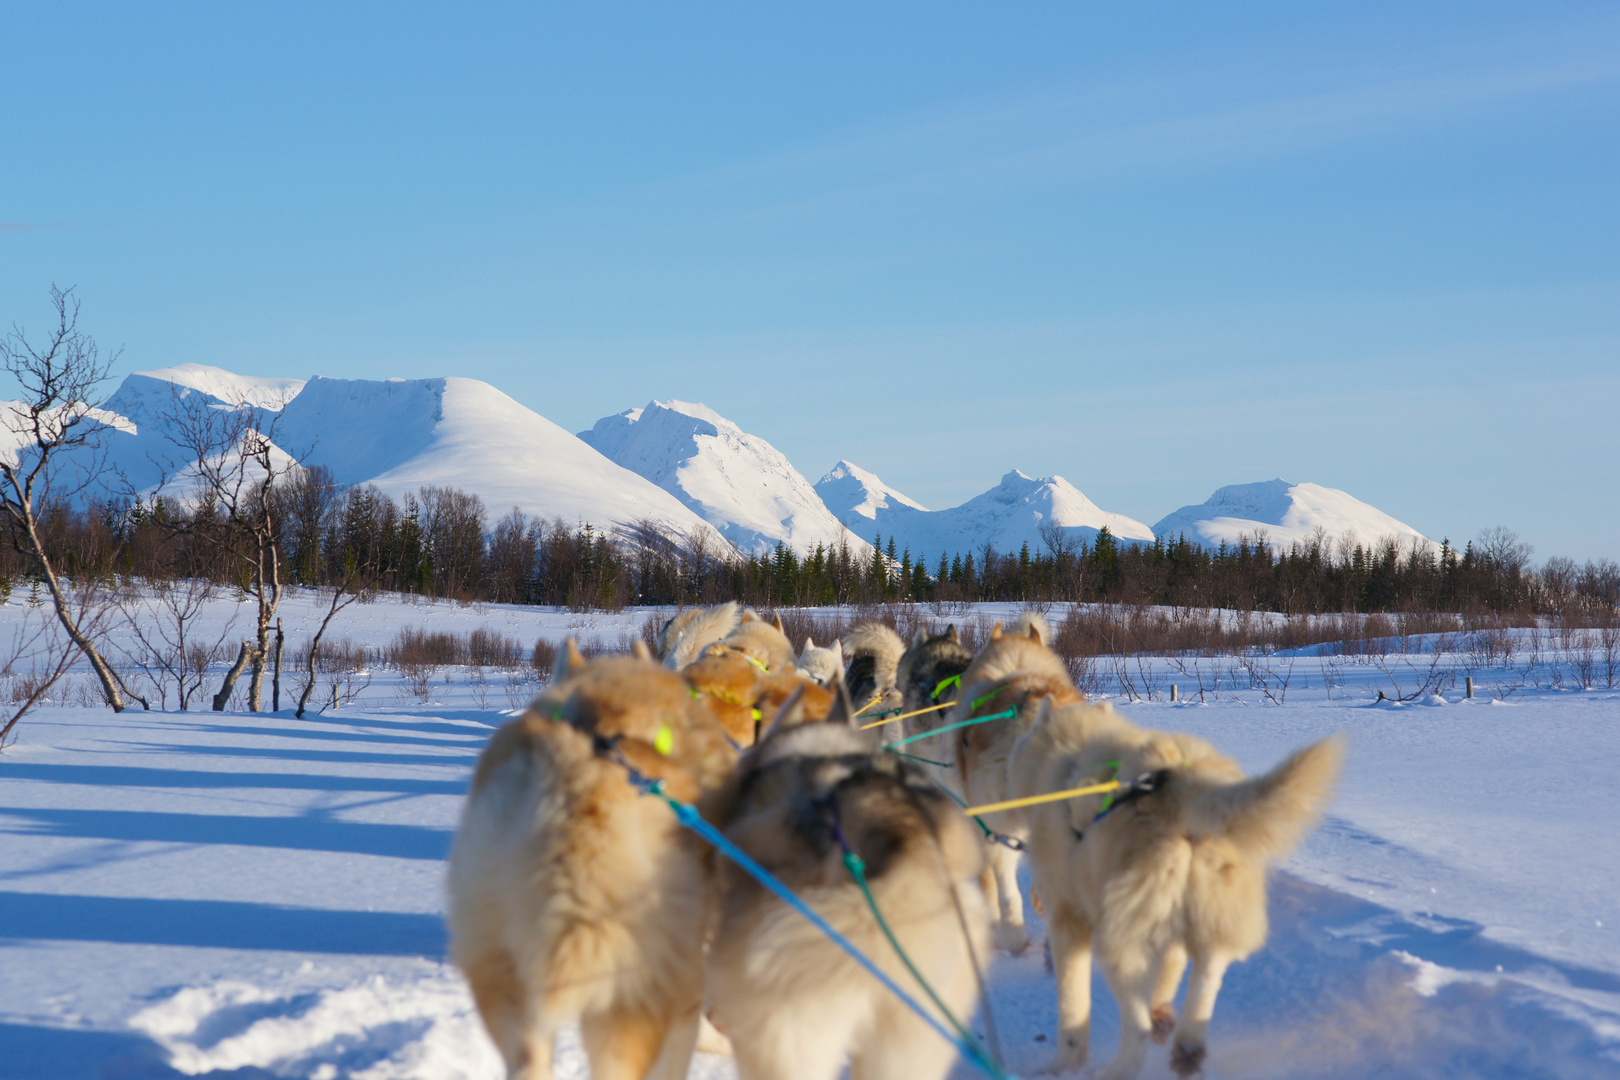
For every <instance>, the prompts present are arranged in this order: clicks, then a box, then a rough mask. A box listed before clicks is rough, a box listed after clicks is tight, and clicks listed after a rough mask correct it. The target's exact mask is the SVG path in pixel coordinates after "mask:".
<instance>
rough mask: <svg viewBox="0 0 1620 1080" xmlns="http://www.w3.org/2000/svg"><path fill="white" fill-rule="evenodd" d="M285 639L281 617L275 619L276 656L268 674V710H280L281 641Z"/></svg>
mask: <svg viewBox="0 0 1620 1080" xmlns="http://www.w3.org/2000/svg"><path fill="white" fill-rule="evenodd" d="M284 640H286V639H285V637H284V636H283V635H282V633H281V619H280V618H277V619H276V658H275V664H274V666H273V667H272V668H271V674H270V711H271V712H280V711H281V643H282V642H283V641H284Z"/></svg>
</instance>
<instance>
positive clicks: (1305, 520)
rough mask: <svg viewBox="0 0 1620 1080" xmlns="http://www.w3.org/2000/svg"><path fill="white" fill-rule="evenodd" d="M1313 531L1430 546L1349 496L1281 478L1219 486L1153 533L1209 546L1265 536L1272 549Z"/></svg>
mask: <svg viewBox="0 0 1620 1080" xmlns="http://www.w3.org/2000/svg"><path fill="white" fill-rule="evenodd" d="M1318 528H1320V529H1322V530H1323V531H1324V533H1325V535H1326V537H1327V539H1330V540H1333V541H1335V542H1339V541H1340V540H1341V539H1342V538H1343V537H1345V536H1347V535H1348V536H1350V537H1352V541H1351V542H1352V543H1359V544H1363V545H1368V546H1370V545H1372V544H1376V543H1377V542H1378V541H1380V540H1382V539H1383V538H1385V537H1387V536H1393V537H1396V538H1398V539H1401V540H1421V541H1423V542H1425V543H1427V542H1429V541H1428V538H1427V537H1425V536H1424V535H1423V534H1422V533H1420V532H1418V531H1417V530H1416V529H1414V528H1412V526H1410V525H1408V524H1406V523H1405V522H1403V521H1397V520H1396V519H1394V518H1392V517H1390V516H1389V515H1388V514H1386V513H1384V512H1383V511H1382V510H1379V509H1378V508H1377V507H1374V506H1369V505H1367V504H1366V503H1364V502H1362V501H1361V500H1360V499H1357V498H1355V497H1354V496H1352V495H1350V494H1349V493H1348V492H1344V491H1340V490H1339V489H1338V488H1330V487H1323V486H1322V485H1321V484H1290V483H1289V482H1288V481H1287V480H1281V479H1278V480H1265V481H1262V482H1261V483H1258V484H1233V485H1231V486H1229V487H1223V488H1221V489H1219V490H1218V491H1216V492H1215V494H1213V495H1211V496H1210V497H1209V498H1208V499H1207V500H1205V501H1204V502H1202V503H1200V504H1198V505H1197V506H1183V507H1182V508H1181V509H1180V510H1177V511H1176V512H1175V513H1173V514H1170V515H1169V516H1167V517H1165V518H1164V519H1162V520H1161V521H1160V522H1159V523H1158V524H1157V525H1155V526H1153V531H1154V533H1156V534H1157V535H1159V536H1161V537H1163V538H1164V539H1165V540H1166V541H1170V540H1174V539H1175V538H1176V537H1178V536H1180V535H1182V534H1183V533H1185V534H1186V536H1187V539H1188V540H1191V541H1193V542H1194V543H1199V544H1204V545H1206V546H1209V547H1214V546H1215V545H1218V544H1220V543H1221V542H1222V541H1225V542H1226V543H1228V544H1230V543H1233V542H1235V541H1236V540H1237V538H1238V537H1239V536H1240V535H1246V536H1248V537H1249V538H1251V539H1253V538H1254V536H1255V535H1256V534H1258V533H1260V532H1264V533H1265V534H1266V538H1267V540H1268V542H1269V543H1270V544H1271V546H1272V548H1273V549H1274V550H1280V549H1285V548H1287V547H1288V546H1289V545H1290V544H1292V543H1296V542H1298V543H1301V544H1303V543H1305V542H1307V541H1308V540H1309V539H1310V537H1311V535H1312V534H1313V533H1314V532H1315V531H1316V530H1317V529H1318Z"/></svg>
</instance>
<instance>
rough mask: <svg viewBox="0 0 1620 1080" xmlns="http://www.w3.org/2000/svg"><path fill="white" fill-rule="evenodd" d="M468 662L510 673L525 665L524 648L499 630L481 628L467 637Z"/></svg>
mask: <svg viewBox="0 0 1620 1080" xmlns="http://www.w3.org/2000/svg"><path fill="white" fill-rule="evenodd" d="M467 662H468V663H469V664H473V665H475V666H481V667H492V668H500V669H501V670H502V671H510V670H512V669H513V668H515V667H517V666H518V665H520V664H522V663H523V646H522V644H521V643H519V642H518V640H517V639H516V638H509V637H507V636H506V635H505V634H502V633H501V632H499V631H498V630H490V629H488V628H487V627H479V628H478V629H476V630H474V631H472V632H471V633H469V634H468V635H467Z"/></svg>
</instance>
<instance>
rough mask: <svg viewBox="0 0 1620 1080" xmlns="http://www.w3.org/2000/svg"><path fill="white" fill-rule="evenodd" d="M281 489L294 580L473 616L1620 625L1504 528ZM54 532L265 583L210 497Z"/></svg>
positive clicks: (1604, 563) (66, 518)
mask: <svg viewBox="0 0 1620 1080" xmlns="http://www.w3.org/2000/svg"><path fill="white" fill-rule="evenodd" d="M275 494H276V497H275V505H276V508H277V518H278V523H277V526H276V531H277V535H276V538H275V542H276V545H277V547H278V549H279V551H280V554H281V559H282V565H283V566H284V567H285V575H286V579H287V581H288V582H289V583H290V584H294V585H305V586H332V585H336V584H340V583H342V582H343V581H345V580H352V578H353V571H354V567H355V566H357V565H359V566H365V567H367V568H369V573H368V575H367V580H368V583H369V587H370V588H372V589H375V590H385V591H393V592H401V593H411V594H418V595H423V596H431V597H435V598H446V599H453V600H463V601H476V600H485V601H495V602H500V603H518V604H547V605H558V606H566V607H570V608H574V609H578V610H588V609H606V610H614V609H618V608H622V607H624V606H626V605H677V604H693V603H705V604H707V603H718V602H721V601H725V600H738V601H741V602H743V603H747V604H751V605H754V606H757V607H761V608H774V607H800V606H823V605H835V604H853V605H867V604H877V603H896V602H902V603H903V602H913V603H932V604H941V603H944V604H952V603H964V602H975V601H1012V602H1026V603H1050V602H1088V601H1102V602H1110V603H1123V604H1164V605H1174V606H1179V607H1196V608H1211V607H1216V608H1229V609H1237V610H1248V611H1278V612H1284V613H1288V614H1322V613H1331V612H1439V611H1445V612H1462V613H1470V612H1480V613H1483V612H1494V613H1520V614H1538V613H1552V612H1568V611H1571V610H1580V611H1585V612H1589V613H1598V614H1612V613H1613V612H1614V610H1615V608H1616V605H1617V604H1620V566H1617V565H1616V564H1615V563H1614V562H1612V561H1610V560H1606V559H1605V560H1597V561H1589V562H1587V563H1585V564H1584V565H1578V564H1576V563H1574V562H1573V561H1571V560H1569V559H1559V558H1554V559H1550V560H1548V562H1547V563H1546V564H1545V565H1543V566H1541V567H1539V568H1537V567H1533V566H1532V565H1531V563H1530V554H1531V552H1530V549H1529V548H1528V546H1527V545H1525V544H1523V543H1521V542H1519V541H1518V539H1517V538H1516V537H1515V536H1513V534H1512V533H1509V532H1507V531H1506V530H1501V529H1498V530H1491V531H1489V532H1487V533H1486V534H1483V535H1482V536H1481V537H1480V539H1479V540H1478V541H1476V542H1471V543H1468V544H1465V545H1464V546H1463V547H1462V548H1460V549H1459V548H1457V547H1456V546H1454V545H1452V544H1451V543H1449V542H1444V543H1442V544H1441V545H1440V546H1439V547H1438V548H1432V547H1424V546H1415V547H1414V546H1412V545H1410V544H1403V543H1399V542H1396V541H1394V540H1388V541H1385V542H1383V543H1379V544H1374V545H1371V546H1367V545H1362V544H1357V543H1353V542H1346V541H1343V540H1334V539H1331V538H1328V537H1326V536H1324V535H1320V534H1319V535H1318V536H1316V537H1314V538H1313V539H1312V540H1311V541H1309V542H1307V543H1304V544H1297V543H1296V544H1293V545H1291V546H1289V547H1288V548H1287V549H1286V550H1281V551H1277V550H1274V548H1273V547H1272V546H1271V545H1268V544H1267V543H1266V542H1265V539H1264V537H1263V536H1262V537H1248V538H1243V539H1240V540H1239V541H1238V542H1237V543H1235V544H1225V543H1223V544H1219V545H1217V546H1215V547H1209V546H1204V545H1198V544H1194V543H1192V542H1190V541H1189V540H1188V539H1187V538H1186V537H1176V538H1174V539H1165V538H1160V539H1159V540H1156V541H1155V542H1154V543H1152V544H1135V543H1121V542H1120V541H1118V540H1117V539H1116V538H1115V537H1113V536H1112V535H1111V534H1110V533H1109V531H1108V530H1107V529H1104V530H1102V531H1101V532H1100V533H1099V534H1097V536H1096V537H1095V539H1094V540H1090V541H1084V542H1076V541H1075V540H1073V539H1072V537H1070V536H1067V535H1060V534H1058V533H1056V532H1055V531H1052V530H1049V531H1048V534H1047V536H1046V537H1045V542H1043V543H1042V544H1041V545H1040V547H1039V548H1036V549H1032V548H1031V547H1030V545H1028V544H1025V545H1023V546H1022V547H1021V548H1020V549H1019V550H1018V551H1016V552H1001V551H997V550H995V549H994V548H993V547H990V546H988V545H987V546H984V547H981V548H979V549H976V550H972V551H953V552H930V553H918V552H912V551H910V550H909V549H906V548H899V549H898V550H897V545H896V543H895V540H894V539H893V538H892V537H890V538H887V539H886V538H884V537H882V536H881V535H879V536H875V537H874V538H873V544H872V547H871V549H870V551H869V552H868V553H867V554H866V555H864V556H863V555H860V554H858V553H857V549H856V548H854V547H853V546H852V545H851V543H849V542H844V543H840V544H837V545H834V546H828V545H825V544H818V545H817V546H816V547H815V548H813V549H811V550H810V551H808V552H805V553H802V554H801V553H798V552H795V551H793V550H791V549H789V548H788V547H786V546H785V545H782V544H778V545H777V546H776V548H775V550H774V551H771V552H769V553H767V554H763V555H759V554H749V555H738V554H737V553H736V552H735V551H734V550H732V549H731V548H730V547H729V545H726V544H725V543H724V542H722V541H721V540H720V539H719V538H718V536H717V535H715V534H713V533H708V534H699V535H692V536H676V535H673V534H671V533H670V532H668V531H667V530H665V529H662V528H660V527H659V526H657V525H656V524H654V523H652V522H647V521H642V522H635V523H629V524H622V525H620V526H618V527H616V528H612V529H603V528H599V527H596V526H593V525H592V524H590V523H581V522H566V521H562V520H558V519H553V520H543V519H539V518H532V517H529V516H527V515H525V514H524V513H522V512H521V511H519V510H516V509H514V510H512V511H511V512H509V513H507V514H506V515H505V516H503V517H501V518H500V519H499V520H497V521H496V522H495V523H494V525H493V527H491V526H490V525H489V523H488V517H489V515H488V512H487V510H486V508H485V507H484V505H483V502H482V500H480V499H479V497H478V496H477V495H473V494H470V493H467V492H463V491H459V490H456V489H454V488H446V487H424V488H421V489H420V490H419V491H417V492H415V493H412V494H407V495H405V496H404V497H403V498H401V499H397V500H396V499H394V498H392V497H390V496H388V495H386V494H384V493H382V492H380V491H378V490H377V489H376V488H374V487H371V486H369V485H365V486H358V487H345V486H343V485H340V484H337V483H335V482H334V481H333V480H332V477H331V474H330V472H329V471H327V470H326V469H325V468H323V467H316V468H313V469H309V470H307V471H303V472H300V473H297V474H294V475H291V476H289V477H288V478H287V479H285V480H284V481H283V482H281V483H279V484H278V487H277V491H276V493H275ZM38 517H39V523H40V525H39V532H40V535H41V538H42V541H43V543H44V546H45V548H46V550H47V552H48V553H49V555H50V558H51V561H52V563H53V564H54V565H55V566H57V567H59V568H60V570H61V572H62V573H64V574H65V575H67V576H68V577H70V578H77V577H81V576H83V575H91V576H95V577H100V578H104V579H114V578H118V577H125V578H134V579H142V578H151V579H162V580H171V579H175V578H185V577H204V578H208V579H210V580H213V581H216V582H220V583H223V584H226V585H235V586H239V587H240V588H242V589H244V590H246V589H247V588H248V587H249V581H248V577H247V568H245V567H244V566H242V565H239V564H235V563H233V560H232V559H231V558H230V556H229V554H228V553H229V548H228V546H226V545H222V544H218V543H210V542H209V531H210V530H211V529H223V528H225V527H226V523H225V522H224V521H223V520H222V518H221V515H220V511H219V508H218V507H216V506H213V505H211V504H210V503H209V502H208V501H207V500H203V501H202V502H199V503H195V504H187V505H182V504H177V503H174V502H172V501H165V500H161V499H160V500H156V501H153V502H147V501H144V500H135V501H132V502H112V503H99V504H92V505H88V506H76V505H74V504H71V503H68V502H60V503H53V504H49V505H47V506H44V507H43V508H41V510H40V512H39V515H38ZM35 572H36V571H35V570H34V563H33V562H32V561H31V560H29V559H28V558H26V557H25V556H24V555H23V553H22V552H21V551H20V550H19V547H18V545H17V544H15V543H13V544H9V545H6V546H5V548H4V550H0V591H5V590H12V589H15V588H17V587H18V586H19V585H21V586H22V587H25V588H31V587H34V586H33V585H32V583H31V580H30V579H31V576H32V575H33V574H34V573H35Z"/></svg>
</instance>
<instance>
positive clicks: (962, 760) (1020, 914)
mask: <svg viewBox="0 0 1620 1080" xmlns="http://www.w3.org/2000/svg"><path fill="white" fill-rule="evenodd" d="M1016 631H1022V632H1016ZM1050 633H1051V631H1050V630H1049V629H1048V628H1047V626H1046V620H1044V619H1041V618H1040V616H1038V615H1037V616H1033V617H1029V616H1026V617H1025V618H1023V619H1020V620H1019V622H1018V623H1016V624H1015V632H1014V633H1011V634H1004V633H1002V631H1001V624H1000V623H997V624H996V626H995V628H994V629H993V630H991V632H990V642H989V644H987V645H986V646H985V647H984V650H983V651H982V652H980V653H979V655H978V656H976V657H974V658H973V663H972V664H971V665H970V666H969V667H968V669H967V671H965V672H963V674H962V684H961V689H960V691H959V692H958V696H957V700H956V708H954V709H952V710H950V712H949V713H948V714H947V716H946V722H947V723H959V722H961V721H963V720H969V719H973V718H975V717H980V716H993V715H995V714H997V713H1006V712H1009V711H1010V712H1012V714H1013V715H1011V716H1007V717H1004V718H1002V719H999V720H989V721H986V722H985V723H982V724H974V725H972V726H969V727H965V728H962V729H961V730H960V731H959V732H958V733H957V735H956V767H957V771H958V775H959V780H960V783H961V785H962V794H963V797H964V798H965V799H966V800H967V801H968V804H969V805H971V806H983V805H985V804H988V803H997V802H1002V801H1003V800H1005V799H1006V798H1008V777H1007V762H1008V759H1009V758H1010V757H1011V756H1012V749H1013V745H1014V743H1016V742H1017V740H1018V736H1019V735H1021V734H1023V733H1024V732H1025V731H1026V730H1028V728H1029V725H1030V724H1032V723H1034V722H1035V715H1036V710H1037V709H1038V708H1039V706H1040V703H1041V701H1042V700H1043V699H1045V698H1048V697H1050V698H1052V699H1053V700H1054V701H1056V702H1058V703H1059V704H1068V703H1070V702H1074V701H1079V700H1081V694H1080V692H1079V691H1078V690H1076V689H1075V688H1074V684H1073V683H1071V682H1070V681H1069V671H1068V668H1067V667H1066V666H1065V665H1064V663H1063V661H1062V660H1061V659H1060V658H1059V657H1058V656H1057V654H1055V653H1054V652H1052V650H1050V649H1048V648H1047V647H1046V645H1045V641H1046V640H1047V637H1049V635H1050ZM983 821H984V822H985V824H986V825H988V826H989V827H990V828H992V829H995V830H996V831H997V832H998V833H1001V834H1003V835H1005V836H1007V837H1010V838H1012V839H1013V840H1022V839H1023V838H1024V833H1025V829H1026V823H1025V818H1024V812H1023V811H1022V810H1002V811H997V812H996V813H993V814H987V815H985V816H984V818H983ZM992 890H993V891H994V893H995V900H996V905H997V907H998V909H999V911H1000V915H1001V918H1000V920H999V921H998V922H997V924H996V930H995V941H996V945H997V947H998V948H1003V949H1007V950H1008V951H1010V952H1021V951H1023V949H1024V948H1025V947H1026V946H1027V945H1028V944H1029V932H1028V931H1027V930H1026V929H1025V927H1024V898H1023V894H1022V893H1020V892H1019V891H1018V852H1017V851H1015V850H1013V849H1012V848H1010V847H1008V846H1005V845H1004V844H994V845H992V846H991V849H990V873H989V874H988V875H987V877H986V881H985V891H986V892H987V893H988V892H991V891H992Z"/></svg>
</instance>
